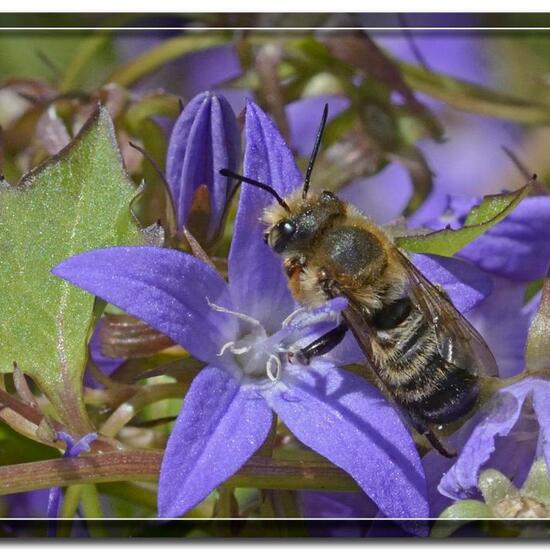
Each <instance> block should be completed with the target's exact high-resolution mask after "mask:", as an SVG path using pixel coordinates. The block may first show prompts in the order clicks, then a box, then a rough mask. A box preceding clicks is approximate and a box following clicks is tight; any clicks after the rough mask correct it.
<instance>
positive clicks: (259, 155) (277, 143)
mask: <svg viewBox="0 0 550 550" xmlns="http://www.w3.org/2000/svg"><path fill="white" fill-rule="evenodd" d="M245 136H246V147H245V154H244V175H245V176H248V177H249V178H253V179H256V180H258V181H261V182H263V183H266V184H268V185H271V186H272V187H273V188H274V189H275V190H276V191H277V192H278V193H279V194H280V195H282V196H285V195H288V194H289V193H291V192H292V191H293V190H294V189H295V188H296V187H297V186H299V185H300V183H301V182H302V176H301V174H300V172H299V170H298V168H297V167H296V164H295V162H294V159H293V157H292V153H291V152H290V150H289V148H288V147H287V145H286V144H285V142H284V140H283V138H282V136H281V134H280V133H279V131H278V130H277V128H276V127H275V125H274V123H273V121H272V120H271V119H270V118H269V117H268V116H267V115H266V114H265V113H264V112H263V111H262V110H261V109H260V108H259V107H258V106H257V105H256V104H255V103H253V102H251V101H250V102H248V104H247V107H246V125H245ZM272 202H273V197H272V196H271V195H270V194H268V193H266V192H265V191H263V190H261V189H258V188H256V187H253V186H251V185H246V184H245V185H243V189H242V191H241V198H240V202H239V209H238V211H237V217H236V220H235V227H234V233H233V241H232V243H231V250H230V253H229V281H230V287H231V295H232V297H233V302H234V303H235V305H236V306H237V307H239V308H240V309H241V311H243V312H246V313H247V314H248V315H251V316H252V317H254V318H256V319H258V320H260V321H261V322H262V323H263V324H264V326H266V328H267V329H268V331H271V332H275V331H276V330H277V329H278V328H279V326H280V325H281V322H282V321H283V319H284V318H285V317H286V316H287V315H288V314H289V313H290V312H291V311H292V309H293V300H292V297H291V296H290V292H289V291H288V288H287V279H286V275H285V274H284V271H283V266H282V261H281V259H280V258H279V257H278V256H276V255H275V253H274V252H272V251H271V250H270V249H269V248H268V246H267V245H266V244H265V243H264V241H263V237H262V235H263V231H264V229H265V228H264V227H263V226H262V224H261V223H260V222H259V221H258V220H259V218H260V217H261V215H262V212H263V210H264V209H265V208H266V207H267V206H268V205H270V204H271V203H272Z"/></svg>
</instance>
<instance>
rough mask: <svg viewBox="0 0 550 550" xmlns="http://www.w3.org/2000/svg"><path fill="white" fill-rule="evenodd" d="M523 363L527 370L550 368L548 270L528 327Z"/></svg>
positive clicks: (549, 291) (549, 281)
mask: <svg viewBox="0 0 550 550" xmlns="http://www.w3.org/2000/svg"><path fill="white" fill-rule="evenodd" d="M525 363H526V365H527V370H529V371H534V370H539V369H550V272H549V273H548V274H547V275H546V278H545V279H544V284H543V287H542V294H541V298H540V304H539V307H538V309H537V313H536V315H535V317H534V319H533V321H532V323H531V326H530V327H529V336H528V337H527V346H526V348H525Z"/></svg>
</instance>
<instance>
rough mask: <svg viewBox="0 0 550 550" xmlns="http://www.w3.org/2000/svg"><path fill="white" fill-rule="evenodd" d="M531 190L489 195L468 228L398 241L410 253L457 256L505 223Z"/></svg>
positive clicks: (471, 216)
mask: <svg viewBox="0 0 550 550" xmlns="http://www.w3.org/2000/svg"><path fill="white" fill-rule="evenodd" d="M530 189H531V186H530V185H525V186H523V187H521V188H520V189H518V190H516V191H513V192H511V193H502V194H500V195H488V196H486V197H484V199H483V200H482V201H481V203H480V204H479V205H478V206H475V207H474V208H472V210H471V211H470V213H469V214H468V217H467V218H466V221H465V223H464V227H461V228H460V229H441V230H439V231H434V232H432V233H426V234H420V235H406V236H402V237H397V238H396V239H395V242H396V244H397V245H398V246H400V247H401V248H404V249H406V250H408V251H409V252H420V253H422V254H439V255H440V256H453V255H454V254H456V253H457V252H458V251H459V250H460V249H462V248H464V247H465V246H466V245H467V244H469V243H471V242H472V241H473V240H475V239H477V237H479V236H480V235H482V234H483V233H485V232H486V231H487V230H489V229H490V228H491V227H493V226H494V225H496V224H497V223H498V222H500V221H502V220H503V219H504V218H506V216H508V214H510V213H511V212H512V211H513V210H514V208H515V207H516V206H517V205H518V204H519V203H520V202H521V200H522V199H523V198H524V197H525V196H526V195H527V193H528V192H529V190H530Z"/></svg>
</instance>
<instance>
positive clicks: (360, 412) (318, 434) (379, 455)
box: [268, 361, 428, 518]
mask: <svg viewBox="0 0 550 550" xmlns="http://www.w3.org/2000/svg"><path fill="white" fill-rule="evenodd" d="M320 365H321V362H319V361H317V362H315V363H312V365H310V367H309V368H307V369H305V368H301V369H299V368H296V369H293V372H290V371H291V369H290V368H287V372H286V373H285V374H286V378H285V379H284V381H285V383H286V385H287V386H288V388H287V389H285V387H284V384H283V383H281V384H279V385H277V386H276V387H275V388H274V389H273V391H272V392H271V393H270V394H269V395H268V399H269V401H270V404H271V406H272V407H273V409H274V410H275V412H276V413H277V414H278V415H279V416H280V417H281V420H282V421H283V422H284V423H285V425H286V426H287V427H288V428H289V430H291V431H292V433H293V434H294V435H295V436H296V437H297V438H298V439H299V440H300V441H302V443H304V444H305V445H307V446H308V447H311V448H312V449H313V450H314V451H316V452H318V453H319V454H321V455H323V456H325V457H326V458H328V459H329V460H330V461H331V462H333V463H334V464H336V465H337V466H338V467H340V468H342V469H343V470H345V471H346V472H348V474H350V475H351V476H352V477H353V478H354V479H355V481H356V482H357V483H358V484H359V486H360V487H361V488H362V489H363V491H365V493H366V494H367V495H368V496H369V497H370V498H371V499H372V500H373V501H374V502H375V503H376V504H377V505H378V506H379V508H380V509H381V511H382V512H383V513H384V514H385V515H386V516H388V517H400V518H409V517H427V516H428V502H427V495H426V490H427V489H426V482H425V479H424V472H423V469H422V465H421V462H420V457H419V456H418V452H417V450H416V446H415V444H414V441H413V439H412V437H411V435H410V433H409V432H408V431H407V429H406V428H405V426H404V425H403V423H402V422H401V419H400V418H399V416H398V414H397V412H396V411H395V410H394V409H393V407H392V406H391V405H389V404H388V403H387V401H386V400H385V399H384V398H383V397H382V395H381V394H380V393H379V392H378V391H377V390H376V389H374V388H373V387H372V386H370V385H369V384H367V383H366V382H365V381H364V380H363V379H362V378H359V377H358V376H355V375H353V374H351V373H348V372H346V371H344V370H340V369H335V368H327V365H326V364H325V365H324V366H323V368H326V369H327V370H325V372H324V373H323V374H321V372H320V371H317V370H316V369H317V368H319V367H320Z"/></svg>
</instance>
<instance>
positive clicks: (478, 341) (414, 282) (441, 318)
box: [398, 251, 498, 376]
mask: <svg viewBox="0 0 550 550" xmlns="http://www.w3.org/2000/svg"><path fill="white" fill-rule="evenodd" d="M398 256H399V260H400V262H401V265H402V266H403V267H404V268H405V271H406V273H407V276H408V278H409V296H410V298H411V300H412V301H413V303H414V304H415V305H417V306H418V307H420V308H421V309H422V312H423V314H424V315H425V317H426V319H427V320H429V321H430V322H431V323H432V325H433V326H434V327H435V329H436V331H437V333H438V335H439V337H440V338H439V342H440V343H443V342H446V341H455V340H456V341H457V342H458V343H459V344H460V345H461V346H463V348H465V349H466V350H469V352H470V353H469V354H470V355H471V356H473V357H475V359H476V361H475V363H476V365H474V364H465V365H464V366H465V367H467V368H469V369H471V370H473V371H476V374H482V375H486V376H497V374H498V368H497V364H496V361H495V358H494V357H493V354H492V352H491V350H490V349H489V347H488V346H487V344H486V343H485V341H484V340H483V338H482V337H481V336H480V335H479V333H478V332H477V330H476V329H475V328H474V327H473V326H472V325H471V324H470V323H469V322H468V321H467V320H466V319H465V318H464V317H463V316H462V314H461V313H460V312H459V311H458V310H457V309H456V308H455V307H454V305H453V304H452V302H451V300H450V299H449V298H448V296H447V295H446V294H445V293H444V292H442V291H441V290H439V289H438V288H437V287H436V286H435V285H434V284H432V283H431V282H430V281H428V279H426V277H424V275H423V274H422V273H421V272H420V271H419V270H418V268H416V267H415V265H414V264H413V263H412V262H411V261H410V260H409V259H408V258H407V257H406V256H405V255H404V254H403V253H402V252H400V251H398ZM442 355H443V356H444V357H445V352H444V350H442ZM476 366H477V367H478V368H477V369H476V368H475V367H476Z"/></svg>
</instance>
